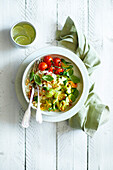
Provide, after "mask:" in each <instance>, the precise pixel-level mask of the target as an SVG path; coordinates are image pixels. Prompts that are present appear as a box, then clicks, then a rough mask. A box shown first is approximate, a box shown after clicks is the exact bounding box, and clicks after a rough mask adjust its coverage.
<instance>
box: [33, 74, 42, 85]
mask: <svg viewBox="0 0 113 170" xmlns="http://www.w3.org/2000/svg"><path fill="white" fill-rule="evenodd" d="M34 81H35V83H36V84H38V85H40V84H41V79H40V77H39V76H38V75H35V76H34Z"/></svg>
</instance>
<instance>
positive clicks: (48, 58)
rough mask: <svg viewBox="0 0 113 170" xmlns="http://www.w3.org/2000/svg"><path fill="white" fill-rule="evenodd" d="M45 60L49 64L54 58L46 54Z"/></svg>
mask: <svg viewBox="0 0 113 170" xmlns="http://www.w3.org/2000/svg"><path fill="white" fill-rule="evenodd" d="M44 62H45V63H47V65H48V64H51V63H52V62H53V58H52V57H51V56H45V57H44Z"/></svg>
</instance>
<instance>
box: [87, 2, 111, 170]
mask: <svg viewBox="0 0 113 170" xmlns="http://www.w3.org/2000/svg"><path fill="white" fill-rule="evenodd" d="M112 15H113V3H112V1H110V0H108V1H105V0H101V1H97V0H94V1H89V38H90V41H91V42H92V44H93V45H94V46H95V48H96V49H97V51H98V52H99V54H100V55H101V61H102V64H101V66H100V68H99V69H98V70H97V71H95V73H94V75H93V78H95V81H96V88H95V90H96V92H97V93H98V94H99V96H100V97H101V99H102V100H103V102H104V103H106V104H108V105H109V106H110V110H111V115H110V120H109V122H108V123H107V124H106V125H103V126H101V127H100V128H99V130H98V132H97V133H96V134H95V136H94V137H93V138H92V139H90V140H89V170H94V169H95V170H98V169H102V170H106V169H109V170H111V169H113V161H112V158H113V150H112V148H113V133H112V131H113V124H112V122H113V116H112V112H113V104H112V103H113V96H112V93H113V90H112V82H113V76H112V73H113V67H112V65H113V60H112V46H113V42H112V41H111V39H112V38H113V23H112Z"/></svg>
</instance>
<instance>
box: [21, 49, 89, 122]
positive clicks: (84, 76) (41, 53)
mask: <svg viewBox="0 0 113 170" xmlns="http://www.w3.org/2000/svg"><path fill="white" fill-rule="evenodd" d="M50 54H56V55H61V56H64V57H63V58H65V57H66V60H67V59H69V60H71V61H72V62H73V63H75V65H76V66H77V67H78V68H79V71H80V73H81V76H82V80H83V91H82V94H81V97H80V99H79V100H78V102H77V103H76V104H75V105H74V106H73V107H72V108H71V109H69V110H68V111H65V112H63V113H62V114H61V112H52V111H51V112H49V111H42V114H44V115H49V116H50V115H51V116H55V117H56V118H57V116H60V115H62V120H66V119H68V118H70V117H72V116H73V115H75V114H76V113H77V112H78V111H79V110H80V109H81V107H82V106H83V105H84V103H85V101H86V99H87V96H88V93H89V78H88V72H87V69H86V67H85V65H84V63H83V62H82V61H81V59H80V58H79V57H78V56H77V55H75V54H74V53H73V52H71V51H69V50H67V49H65V48H61V47H48V48H44V49H42V50H39V52H38V51H37V52H35V56H34V57H36V56H37V58H35V59H34V60H33V61H32V62H31V63H30V64H29V65H28V66H27V68H26V69H25V71H24V74H23V77H22V90H23V94H24V97H25V99H26V101H27V102H28V103H29V99H28V97H27V95H26V92H25V80H26V76H27V74H28V71H29V69H30V68H31V67H32V65H33V64H34V62H35V61H36V60H38V59H40V58H42V57H44V56H46V55H50ZM32 56H33V54H32ZM32 108H33V109H36V108H35V107H34V106H33V105H32Z"/></svg>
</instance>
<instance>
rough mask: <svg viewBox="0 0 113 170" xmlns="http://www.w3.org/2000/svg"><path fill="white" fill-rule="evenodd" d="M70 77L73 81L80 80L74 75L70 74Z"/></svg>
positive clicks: (77, 81)
mask: <svg viewBox="0 0 113 170" xmlns="http://www.w3.org/2000/svg"><path fill="white" fill-rule="evenodd" d="M70 79H71V81H72V82H73V83H79V82H80V79H79V78H78V77H77V76H75V75H72V76H70Z"/></svg>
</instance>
